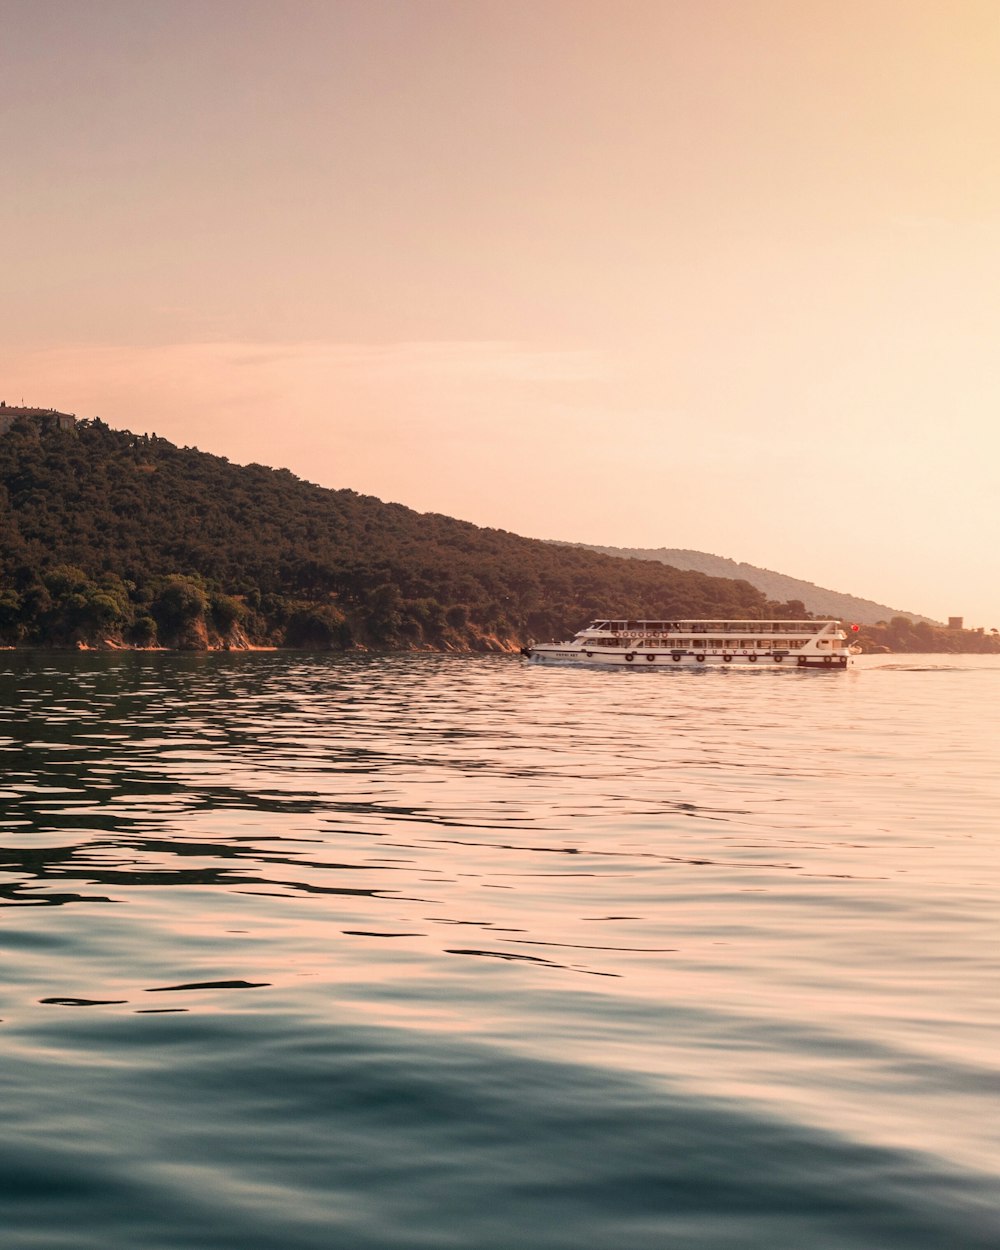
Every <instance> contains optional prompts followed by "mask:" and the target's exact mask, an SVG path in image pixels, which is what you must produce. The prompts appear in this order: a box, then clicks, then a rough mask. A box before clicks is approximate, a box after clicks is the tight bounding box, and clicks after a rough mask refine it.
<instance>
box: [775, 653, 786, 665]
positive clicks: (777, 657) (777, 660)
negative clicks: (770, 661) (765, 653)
mask: <svg viewBox="0 0 1000 1250" xmlns="http://www.w3.org/2000/svg"><path fill="white" fill-rule="evenodd" d="M784 658H785V657H784V656H783V655H776V656H775V657H774V662H775V664H780V663H781V661H782V660H783V659H784Z"/></svg>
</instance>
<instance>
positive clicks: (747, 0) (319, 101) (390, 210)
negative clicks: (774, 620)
mask: <svg viewBox="0 0 1000 1250" xmlns="http://www.w3.org/2000/svg"><path fill="white" fill-rule="evenodd" d="M0 106H2V107H0V152H2V155H3V160H2V172H3V194H2V196H0V260H2V264H0V294H2V299H0V398H3V399H5V400H6V401H7V402H8V403H18V402H20V401H21V400H22V399H23V401H24V402H25V403H28V404H34V405H40V406H54V407H57V408H60V409H63V410H65V411H69V412H75V413H76V414H77V415H78V416H81V417H83V416H94V415H99V416H101V417H102V418H103V419H104V420H105V421H107V422H108V423H109V424H111V425H114V426H119V427H127V428H129V429H132V430H136V431H154V430H155V431H156V432H157V433H158V434H160V435H163V436H165V437H167V438H169V439H171V440H172V441H174V442H178V443H181V444H190V445H194V446H197V447H200V448H202V449H204V450H207V451H212V452H216V453H219V454H224V455H227V456H228V457H229V458H230V459H231V460H234V461H238V462H247V461H258V462H262V463H265V464H272V465H275V466H287V467H288V468H290V469H292V470H293V471H294V472H295V473H297V474H299V475H300V476H302V477H304V478H307V479H309V480H310V481H314V482H318V483H321V484H322V485H325V486H334V487H344V486H348V487H351V488H353V489H355V490H357V491H360V492H362V493H365V494H372V495H377V496H379V497H380V498H383V499H388V500H396V501H398V502H401V503H405V504H408V505H409V506H411V507H413V508H417V509H419V510H420V511H435V512H443V513H447V514H449V515H452V516H457V517H461V518H463V519H466V520H469V521H474V522H476V523H477V524H480V525H491V526H498V527H501V528H504V529H509V530H513V531H515V532H517V533H521V534H526V535H530V536H533V537H539V538H562V539H575V540H579V541H582V542H591V543H606V544H615V545H623V546H626V545H627V546H649V547H655V546H678V547H690V548H695V549H697V550H701V551H708V552H713V553H715V554H718V555H724V556H731V557H732V558H734V559H737V560H746V561H749V562H751V563H754V564H759V565H763V566H766V567H768V568H772V569H777V570H780V571H781V572H785V573H789V574H792V575H794V576H797V577H803V578H806V579H808V580H810V581H814V582H817V583H819V584H821V585H824V586H829V587H833V588H835V589H838V590H843V591H848V592H851V593H854V594H860V595H864V596H867V597H870V598H873V599H877V600H879V601H881V602H885V603H889V604H892V605H893V606H895V607H898V608H901V609H910V610H913V611H917V612H923V613H927V614H929V615H931V616H934V617H937V618H939V619H940V618H943V617H945V616H947V615H949V614H963V615H964V616H965V618H966V622H967V623H968V624H972V625H985V626H986V627H987V628H989V627H990V626H997V627H998V628H1000V559H998V557H997V548H998V542H1000V525H998V522H997V516H998V506H997V501H998V499H1000V432H998V428H1000V412H998V409H1000V3H998V2H997V0H949V2H944V0H941V2H938V0H863V2H855V0H207V2H206V0H198V2H197V3H196V2H193V0H159V2H158V3H155V4H142V3H138V2H137V0H4V3H3V4H2V6H0ZM609 607H613V605H609Z"/></svg>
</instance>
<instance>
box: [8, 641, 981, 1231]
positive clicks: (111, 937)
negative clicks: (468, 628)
mask: <svg viewBox="0 0 1000 1250" xmlns="http://www.w3.org/2000/svg"><path fill="white" fill-rule="evenodd" d="M998 826H1000V657H989V658H987V657H948V656H878V657H861V658H860V660H859V662H858V664H857V666H856V667H854V668H852V669H851V670H850V671H848V672H846V673H816V672H796V671H795V670H792V671H786V670H785V669H782V670H780V671H777V670H767V669H765V670H763V671H760V672H757V671H754V672H747V671H745V670H736V671H732V672H729V671H718V670H713V671H708V672H694V673H692V672H679V673H674V672H658V671H654V672H648V673H647V672H637V673H633V672H628V671H602V670H599V669H591V670H588V669H558V668H541V667H535V666H528V665H525V664H524V663H523V662H522V661H521V660H519V659H516V658H512V657H499V656H497V657H468V656H433V655H401V656H388V657H367V656H329V655H301V654H287V653H285V654H279V653H274V654H228V655H215V654H212V655H176V654H148V655H139V654H114V655H97V654H80V655H77V654H72V655H65V654H62V655H55V654H46V653H20V652H5V653H3V654H0V958H2V977H0V1021H2V1022H0V1056H2V1062H0V1116H2V1120H0V1125H2V1131H0V1245H2V1247H3V1250H57V1248H58V1250H126V1248H127V1250H182V1248H183V1250H230V1248H233V1250H235V1248H237V1247H239V1248H240V1250H314V1248H315V1250H339V1248H341V1247H343V1248H344V1250H417V1248H418V1247H419V1248H427V1250H451V1248H454V1250H672V1248H675V1247H676V1248H677V1250H688V1248H691V1250H731V1248H733V1250H747V1248H751V1250H756V1248H758V1247H759V1248H760V1250H765V1248H766V1250H895V1248H897V1247H898V1248H899V1250H923V1248H926V1250H979V1248H982V1250H996V1247H997V1246H998V1245H1000V1213H998V1207H1000V1202H998V1199H1000V1107H998V1098H997V1095H998V1092H1000V829H998Z"/></svg>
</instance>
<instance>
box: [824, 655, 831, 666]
mask: <svg viewBox="0 0 1000 1250" xmlns="http://www.w3.org/2000/svg"><path fill="white" fill-rule="evenodd" d="M823 663H824V664H832V663H833V656H832V655H824V656H823Z"/></svg>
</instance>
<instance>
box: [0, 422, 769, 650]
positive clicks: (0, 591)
mask: <svg viewBox="0 0 1000 1250" xmlns="http://www.w3.org/2000/svg"><path fill="white" fill-rule="evenodd" d="M793 612H794V609H790V608H788V607H787V606H786V605H783V604H782V605H777V604H772V603H768V601H767V599H766V597H765V596H764V595H763V594H762V593H761V592H760V591H758V590H756V589H755V588H754V587H752V586H751V585H750V584H749V583H748V582H746V581H741V580H737V581H732V580H724V579H721V578H715V577H708V576H705V575H703V574H701V573H697V572H690V571H681V570H678V569H673V568H669V567H667V566H665V565H663V564H657V563H652V562H646V561H638V560H622V559H613V558H611V557H608V556H605V555H601V554H598V553H595V552H591V551H585V550H582V549H579V548H571V547H557V546H554V545H553V544H551V543H547V542H542V541H540V540H535V539H527V538H519V537H517V536H516V535H514V534H509V533H506V532H504V531H502V530H491V529H479V528H477V527H476V526H474V525H470V524H467V523H465V522H462V521H456V520H453V519H451V518H449V517H444V516H438V515H434V514H420V513H416V512H413V511H412V510H410V509H409V508H404V507H402V506H400V505H398V504H385V503H382V502H381V501H379V500H378V499H373V498H370V497H366V496H362V495H358V494H355V493H354V492H353V491H350V490H326V489H323V488H321V487H318V486H314V485H311V484H310V483H308V482H304V481H301V480H299V479H298V478H296V477H295V476H294V475H293V474H291V473H289V472H288V471H287V470H284V469H278V470H275V469H269V468H265V467H263V466H262V465H256V464H252V465H247V466H245V467H241V466H237V465H234V464H230V463H229V462H228V461H227V460H226V459H225V458H223V457H218V456H212V455H208V454H206V453H204V452H200V451H197V450H195V449H193V448H179V447H176V446H174V445H173V444H171V443H169V442H167V441H166V440H165V439H161V438H157V437H155V436H148V435H145V434H132V433H129V432H128V431H126V430H113V429H111V428H109V427H108V426H107V425H105V424H104V423H103V422H101V421H99V420H94V421H81V422H78V423H77V424H76V426H75V428H74V429H72V430H62V429H43V428H40V427H39V426H38V425H36V424H34V423H32V422H30V421H28V420H18V421H16V422H15V423H14V424H13V426H12V428H11V429H10V430H9V432H8V433H6V434H4V435H3V436H2V437H0V641H3V642H5V643H7V644H10V643H15V644H16V643H22V642H23V643H33V644H45V645H49V644H56V645H69V644H72V643H74V642H77V643H96V644H98V645H101V644H102V643H103V642H105V641H110V642H112V643H118V642H124V643H127V644H132V645H155V644H157V643H159V644H162V645H167V646H190V647H202V646H207V645H213V644H214V645H220V644H221V645H234V646H238V645H245V644H246V642H247V641H248V640H249V641H250V642H252V643H257V644H262V645H263V644H278V645H282V644H283V645H289V646H311V647H351V646H359V645H360V646H367V647H387V648H388V647H414V646H423V647H432V648H454V649H466V648H478V649H499V648H509V647H513V646H516V645H517V644H519V643H520V642H522V641H524V640H526V639H527V638H528V637H535V638H551V637H565V636H568V635H569V634H571V633H572V632H574V631H575V630H576V629H578V628H579V627H580V625H582V624H583V623H585V622H586V621H587V620H588V619H589V618H591V617H593V616H595V615H601V614H604V613H608V614H614V615H616V616H629V617H651V618H655V617H667V618H673V617H685V616H705V617H755V616H770V615H775V614H778V615H789V614H791V613H793Z"/></svg>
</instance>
